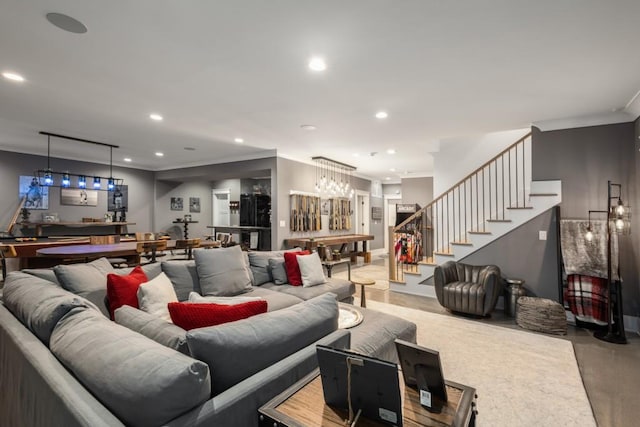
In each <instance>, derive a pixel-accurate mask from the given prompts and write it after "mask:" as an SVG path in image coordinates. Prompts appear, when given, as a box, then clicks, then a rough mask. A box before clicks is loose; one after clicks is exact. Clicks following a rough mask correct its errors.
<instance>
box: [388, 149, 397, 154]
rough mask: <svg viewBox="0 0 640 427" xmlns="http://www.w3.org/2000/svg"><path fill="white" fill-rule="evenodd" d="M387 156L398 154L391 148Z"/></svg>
mask: <svg viewBox="0 0 640 427" xmlns="http://www.w3.org/2000/svg"><path fill="white" fill-rule="evenodd" d="M387 154H396V150H394V149H393V148H389V149H388V150H387Z"/></svg>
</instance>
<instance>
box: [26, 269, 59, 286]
mask: <svg viewBox="0 0 640 427" xmlns="http://www.w3.org/2000/svg"><path fill="white" fill-rule="evenodd" d="M20 271H22V272H23V273H27V274H31V275H32V276H36V277H39V278H41V279H44V280H48V281H50V282H53V283H55V284H57V285H60V282H58V278H57V277H56V273H54V271H53V269H52V268H25V269H23V270H20Z"/></svg>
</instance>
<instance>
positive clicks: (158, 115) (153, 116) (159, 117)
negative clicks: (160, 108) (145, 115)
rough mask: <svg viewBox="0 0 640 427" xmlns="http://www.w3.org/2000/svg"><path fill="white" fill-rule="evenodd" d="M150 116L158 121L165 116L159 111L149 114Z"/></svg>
mask: <svg viewBox="0 0 640 427" xmlns="http://www.w3.org/2000/svg"><path fill="white" fill-rule="evenodd" d="M149 118H150V119H151V120H155V121H156V122H161V121H162V120H163V117H162V116H161V115H160V114H157V113H151V114H149Z"/></svg>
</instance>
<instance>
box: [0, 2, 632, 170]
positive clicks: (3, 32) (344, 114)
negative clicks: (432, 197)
mask: <svg viewBox="0 0 640 427" xmlns="http://www.w3.org/2000/svg"><path fill="white" fill-rule="evenodd" d="M49 12H58V13H64V14H67V15H70V16H72V17H74V18H76V19H78V20H79V21H81V22H82V23H84V24H85V25H86V26H87V28H88V32H87V33H86V34H82V35H79V34H72V33H69V32H65V31H62V30H60V29H58V28H56V27H54V26H53V25H51V24H50V23H49V22H47V20H46V19H45V15H46V14H47V13H49ZM639 44H640V1H638V0H616V1H601V0H562V1H558V0H538V1H531V0H485V1H471V0H469V1H455V0H448V1H446V0H397V1H391V0H349V1H344V0H313V1H311V0H309V1H307V0H271V1H264V0H233V1H232V0H227V1H211V0H200V1H187V0H183V1H175V0H163V1H159V0H136V1H102V2H94V1H92V2H89V1H79V0H76V1H72V0H46V1H45V0H30V1H24V0H0V71H14V72H17V73H20V74H22V75H23V76H24V77H25V78H26V81H25V82H23V83H14V82H11V81H8V80H5V79H2V78H0V149H2V150H10V151H20V152H27V153H36V154H46V137H44V136H42V135H38V131H41V130H43V131H48V132H53V133H60V134H64V135H70V136H75V137H79V138H85V139H90V140H96V141H102V142H107V143H111V144H117V145H120V147H121V148H120V149H117V150H115V151H114V164H118V165H124V162H123V161H122V159H123V158H124V157H132V158H133V162H132V163H131V164H130V166H132V167H138V168H143V169H151V170H162V169H169V168H175V167H182V166H187V165H199V164H209V163H217V162H221V161H227V160H234V159H243V158H252V157H259V156H264V155H265V153H273V150H277V153H278V154H279V155H282V156H285V157H288V158H292V159H297V160H302V161H310V158H311V157H312V156H318V155H320V156H326V157H330V158H334V159H336V160H339V161H342V162H344V163H349V164H352V165H354V166H356V167H357V168H358V172H359V173H360V174H362V175H364V176H369V177H372V178H376V179H384V177H386V176H390V177H392V178H395V179H397V177H398V175H401V174H402V173H404V172H405V171H410V172H411V175H410V176H419V175H429V174H430V173H432V169H433V165H432V163H433V160H432V157H431V155H430V154H429V153H430V152H433V151H436V150H437V149H438V147H439V146H440V144H445V143H446V141H447V139H449V138H455V137H460V136H469V135H481V134H485V133H488V132H493V131H500V130H507V129H515V128H522V127H527V126H529V125H531V124H532V123H541V124H544V123H546V122H548V123H556V124H557V123H558V121H562V120H565V119H571V120H573V121H574V122H575V121H576V120H577V119H576V118H584V117H588V118H594V117H602V116H606V117H609V118H610V119H607V120H608V121H629V120H632V119H634V118H635V116H636V115H634V114H632V113H631V111H630V110H629V108H628V107H629V105H628V104H629V103H630V102H631V101H632V99H633V98H634V95H635V94H636V93H637V92H638V90H640V55H638V49H637V48H638V46H639ZM312 55H321V56H323V57H325V58H326V61H327V63H328V69H327V70H326V71H325V72H324V73H321V74H318V73H314V72H312V71H310V70H309V69H308V68H307V65H306V64H307V61H308V59H309V58H310V57H311V56H312ZM625 107H627V109H626V110H625ZM378 110H386V111H388V112H389V118H388V119H386V120H384V121H381V120H378V119H376V118H374V114H375V112H376V111H378ZM152 112H158V113H160V114H162V115H163V116H164V118H165V120H164V121H163V122H161V123H157V122H153V121H151V120H150V119H149V118H148V116H149V114H150V113H152ZM612 112H614V113H612ZM627 112H628V113H627ZM586 122H587V123H588V122H589V121H588V120H587V121H586ZM302 124H313V125H315V126H317V127H318V129H317V130H315V131H305V130H302V129H301V128H300V125H302ZM235 137H242V138H244V140H245V143H244V144H242V145H240V144H236V143H234V142H233V139H234V138H235ZM185 147H193V148H195V149H196V150H195V151H187V150H185V149H184V148H185ZM389 148H395V149H396V150H397V153H396V154H394V155H389V154H387V153H386V150H387V149H389ZM265 150H269V151H265ZM155 151H163V152H164V153H165V156H164V157H163V158H157V157H156V156H154V155H153V153H154V152H155ZM371 153H377V154H376V155H374V156H371V155H370V154H371ZM355 154H358V157H356V156H355ZM51 155H52V156H53V157H67V158H75V159H80V160H89V161H97V162H102V163H104V162H107V163H108V159H109V157H108V156H109V154H108V150H107V149H105V148H101V147H93V146H87V145H85V144H81V143H76V142H72V141H66V140H58V139H52V144H51ZM390 168H395V169H396V170H397V172H395V173H392V172H390V171H389V169H390Z"/></svg>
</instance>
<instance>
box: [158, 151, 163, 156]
mask: <svg viewBox="0 0 640 427" xmlns="http://www.w3.org/2000/svg"><path fill="white" fill-rule="evenodd" d="M156 156H158V157H162V156H164V153H163V152H161V151H156Z"/></svg>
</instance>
